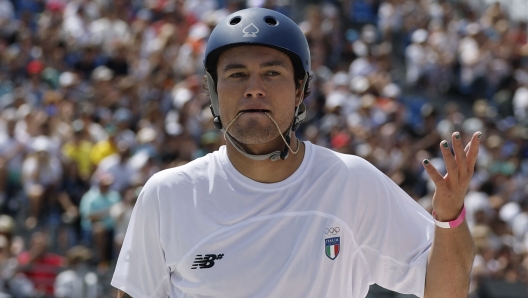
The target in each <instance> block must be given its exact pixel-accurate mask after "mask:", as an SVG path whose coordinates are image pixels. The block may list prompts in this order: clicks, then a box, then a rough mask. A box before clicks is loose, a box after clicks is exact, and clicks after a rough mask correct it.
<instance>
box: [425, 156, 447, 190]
mask: <svg viewBox="0 0 528 298" xmlns="http://www.w3.org/2000/svg"><path fill="white" fill-rule="evenodd" d="M423 165H424V168H425V171H426V172H427V174H428V175H429V177H430V178H431V180H433V182H434V184H435V185H436V187H439V186H440V185H441V184H442V183H444V177H443V176H442V175H441V174H440V173H439V172H438V170H437V169H436V168H435V167H434V166H433V165H432V164H431V162H429V160H428V159H424V160H423Z"/></svg>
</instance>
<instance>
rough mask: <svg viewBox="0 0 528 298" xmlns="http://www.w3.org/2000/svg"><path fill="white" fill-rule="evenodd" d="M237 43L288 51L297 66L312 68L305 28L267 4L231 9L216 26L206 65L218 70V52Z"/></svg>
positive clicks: (306, 69)
mask: <svg viewBox="0 0 528 298" xmlns="http://www.w3.org/2000/svg"><path fill="white" fill-rule="evenodd" d="M236 45H263V46H269V47H272V48H276V49H277V50H280V51H283V52H285V53H286V54H287V55H288V56H290V58H292V62H293V64H294V66H296V67H298V66H301V67H302V68H303V69H304V71H305V72H309V71H310V49H309V48H308V41H307V40H306V37H305V36H304V34H303V32H302V31H301V29H300V28H299V26H297V24H296V23H295V22H293V21H292V20H291V19H290V18H288V17H287V16H285V15H283V14H281V13H279V12H276V11H274V10H270V9H265V8H248V9H243V10H240V11H237V12H234V13H232V14H231V15H229V16H227V17H226V18H225V19H224V20H222V21H221V22H220V23H219V24H218V25H217V26H216V27H215V28H214V30H213V32H212V33H211V36H210V37H209V40H208V42H207V48H206V50H205V59H204V66H205V69H206V70H207V71H208V72H210V71H211V70H213V71H214V70H215V67H216V62H217V60H218V56H219V55H220V54H221V53H222V52H223V51H224V50H226V49H228V48H229V47H232V46H236Z"/></svg>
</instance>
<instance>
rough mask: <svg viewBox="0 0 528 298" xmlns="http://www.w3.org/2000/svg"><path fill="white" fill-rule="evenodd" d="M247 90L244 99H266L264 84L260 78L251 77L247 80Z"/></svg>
mask: <svg viewBox="0 0 528 298" xmlns="http://www.w3.org/2000/svg"><path fill="white" fill-rule="evenodd" d="M247 84H248V86H247V88H246V91H245V92H244V97H247V98H259V97H265V96H266V91H265V90H264V82H262V80H261V79H260V78H259V77H258V76H250V77H249V79H248V80H247Z"/></svg>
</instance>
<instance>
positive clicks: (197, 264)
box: [191, 254, 224, 269]
mask: <svg viewBox="0 0 528 298" xmlns="http://www.w3.org/2000/svg"><path fill="white" fill-rule="evenodd" d="M223 257H224V254H219V255H205V256H202V255H196V258H195V259H194V263H193V265H192V267H191V269H196V268H200V269H205V268H211V267H213V266H214V265H215V261H217V260H221V259H222V258H223Z"/></svg>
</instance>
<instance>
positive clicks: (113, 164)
mask: <svg viewBox="0 0 528 298" xmlns="http://www.w3.org/2000/svg"><path fill="white" fill-rule="evenodd" d="M131 149H132V148H131V147H130V144H129V143H128V142H127V141H125V140H121V141H119V142H118V144H117V150H118V152H117V153H115V154H112V155H110V156H108V157H106V158H105V159H103V160H102V161H101V162H100V163H99V165H98V166H97V170H96V171H95V173H94V178H95V179H97V177H98V176H100V175H102V174H110V175H112V176H113V177H114V181H113V183H112V187H111V188H112V190H116V191H118V192H119V193H123V192H124V190H125V189H126V188H127V187H129V186H130V184H131V182H132V179H133V178H134V177H135V176H136V175H137V174H138V173H139V171H138V170H139V169H138V168H136V167H134V166H133V165H132V160H131V154H132V152H131Z"/></svg>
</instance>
